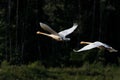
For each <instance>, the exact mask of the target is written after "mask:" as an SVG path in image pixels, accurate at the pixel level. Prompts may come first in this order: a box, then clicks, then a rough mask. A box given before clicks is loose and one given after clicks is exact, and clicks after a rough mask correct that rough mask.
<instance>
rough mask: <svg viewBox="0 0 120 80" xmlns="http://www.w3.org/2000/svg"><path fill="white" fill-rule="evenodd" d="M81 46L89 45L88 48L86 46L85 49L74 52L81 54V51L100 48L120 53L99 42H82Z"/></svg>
mask: <svg viewBox="0 0 120 80" xmlns="http://www.w3.org/2000/svg"><path fill="white" fill-rule="evenodd" d="M80 44H87V45H86V46H84V47H83V48H81V49H79V50H74V49H73V51H74V52H81V51H86V50H90V49H93V48H99V49H103V48H105V49H107V50H108V51H109V52H118V51H117V50H115V49H114V48H112V47H111V46H109V45H107V44H105V43H102V42H99V41H96V42H93V43H92V42H84V41H81V42H80Z"/></svg>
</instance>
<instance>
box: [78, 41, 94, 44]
mask: <svg viewBox="0 0 120 80" xmlns="http://www.w3.org/2000/svg"><path fill="white" fill-rule="evenodd" d="M90 43H92V42H85V41H81V42H80V44H90Z"/></svg>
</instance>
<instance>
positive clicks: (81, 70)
mask: <svg viewBox="0 0 120 80" xmlns="http://www.w3.org/2000/svg"><path fill="white" fill-rule="evenodd" d="M119 79H120V68H119V67H115V66H101V65H99V64H94V65H89V64H84V65H83V66H82V67H77V68H76V67H63V68H60V67H54V68H53V67H50V68H45V67H44V66H43V65H41V64H40V63H39V62H34V63H32V64H29V65H21V66H16V65H9V64H8V63H6V62H3V63H2V64H1V68H0V80H119Z"/></svg>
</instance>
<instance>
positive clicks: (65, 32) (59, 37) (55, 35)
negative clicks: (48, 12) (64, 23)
mask: <svg viewBox="0 0 120 80" xmlns="http://www.w3.org/2000/svg"><path fill="white" fill-rule="evenodd" d="M40 26H41V28H42V29H44V30H46V31H48V32H49V33H51V34H47V33H43V32H40V31H37V34H42V35H46V36H48V37H51V38H53V39H55V40H57V41H67V40H70V38H66V36H67V35H69V34H71V33H72V32H73V31H74V30H75V29H76V28H77V26H78V24H77V23H74V24H73V26H72V27H71V28H69V29H66V30H63V31H60V32H59V33H57V32H56V31H54V30H53V29H52V28H50V27H49V26H48V25H47V24H44V23H41V22H40Z"/></svg>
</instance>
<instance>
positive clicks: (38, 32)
mask: <svg viewBox="0 0 120 80" xmlns="http://www.w3.org/2000/svg"><path fill="white" fill-rule="evenodd" d="M36 33H37V34H42V35H45V36H49V37H50V35H49V34H47V33H43V32H40V31H37V32H36Z"/></svg>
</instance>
